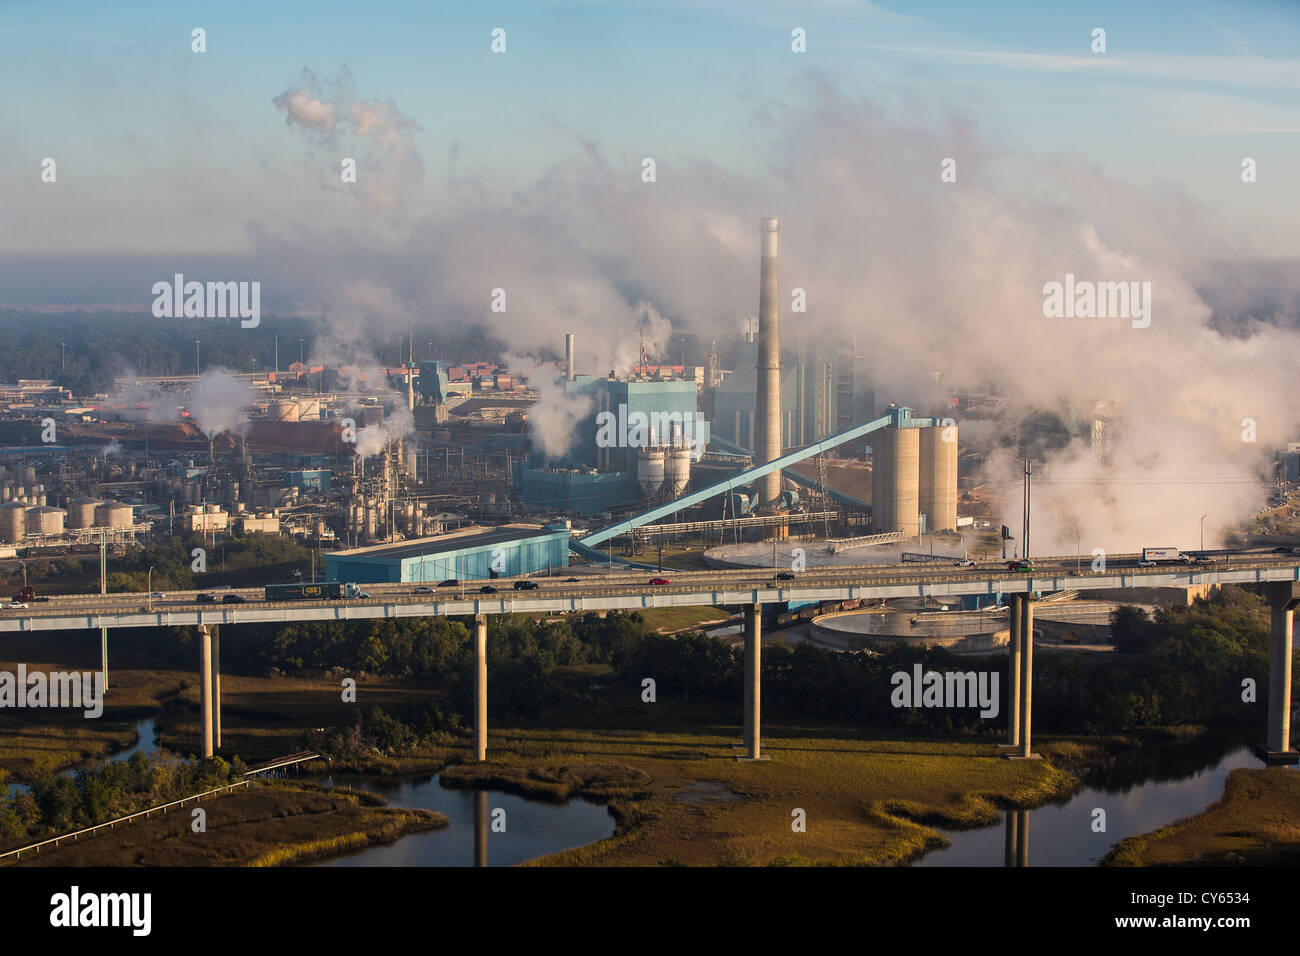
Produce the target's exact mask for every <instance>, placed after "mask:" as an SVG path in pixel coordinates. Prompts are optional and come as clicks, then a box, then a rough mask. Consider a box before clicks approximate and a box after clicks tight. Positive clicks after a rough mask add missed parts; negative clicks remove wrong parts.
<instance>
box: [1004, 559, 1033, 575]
mask: <svg viewBox="0 0 1300 956" xmlns="http://www.w3.org/2000/svg"><path fill="white" fill-rule="evenodd" d="M1007 570H1008V571H1030V572H1032V571H1033V570H1034V566H1033V565H1032V564H1026V563H1025V562H1024V561H1008V562H1007Z"/></svg>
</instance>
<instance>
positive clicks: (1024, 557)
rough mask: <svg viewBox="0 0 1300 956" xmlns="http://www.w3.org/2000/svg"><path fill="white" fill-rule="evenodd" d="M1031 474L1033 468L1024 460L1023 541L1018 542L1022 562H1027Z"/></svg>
mask: <svg viewBox="0 0 1300 956" xmlns="http://www.w3.org/2000/svg"><path fill="white" fill-rule="evenodd" d="M1032 473H1033V466H1032V465H1031V464H1030V461H1029V459H1028V458H1026V459H1025V514H1024V519H1023V522H1022V525H1021V527H1022V529H1023V530H1022V535H1021V537H1022V538H1023V539H1024V540H1023V541H1021V542H1020V544H1021V560H1022V561H1028V560H1029V487H1030V476H1031V474H1032Z"/></svg>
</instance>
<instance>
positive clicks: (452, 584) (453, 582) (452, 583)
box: [438, 578, 460, 588]
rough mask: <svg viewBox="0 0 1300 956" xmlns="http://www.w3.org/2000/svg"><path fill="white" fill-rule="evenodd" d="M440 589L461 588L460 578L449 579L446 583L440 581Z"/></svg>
mask: <svg viewBox="0 0 1300 956" xmlns="http://www.w3.org/2000/svg"><path fill="white" fill-rule="evenodd" d="M438 587H440V588H458V587H460V578H448V579H447V580H445V581H439V582H438Z"/></svg>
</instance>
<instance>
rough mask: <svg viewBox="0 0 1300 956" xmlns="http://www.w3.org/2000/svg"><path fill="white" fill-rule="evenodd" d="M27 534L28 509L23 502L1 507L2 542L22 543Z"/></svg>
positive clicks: (0, 537) (6, 504)
mask: <svg viewBox="0 0 1300 956" xmlns="http://www.w3.org/2000/svg"><path fill="white" fill-rule="evenodd" d="M26 534H27V509H26V508H24V507H23V506H22V503H21V502H18V501H9V502H6V503H5V504H3V505H0V541H10V542H17V541H22V540H23V537H24V536H25V535H26Z"/></svg>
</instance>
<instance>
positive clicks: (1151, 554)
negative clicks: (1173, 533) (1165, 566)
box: [1138, 548, 1192, 568]
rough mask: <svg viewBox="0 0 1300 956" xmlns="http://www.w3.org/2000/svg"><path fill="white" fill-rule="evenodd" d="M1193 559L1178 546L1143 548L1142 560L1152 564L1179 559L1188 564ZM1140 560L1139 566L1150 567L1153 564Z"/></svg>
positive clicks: (1181, 562)
mask: <svg viewBox="0 0 1300 956" xmlns="http://www.w3.org/2000/svg"><path fill="white" fill-rule="evenodd" d="M1191 560H1192V559H1191V558H1190V557H1188V556H1187V555H1185V554H1183V553H1182V552H1181V551H1179V550H1178V549H1177V548H1143V549H1142V561H1150V562H1152V564H1154V562H1156V561H1177V562H1179V563H1180V564H1187V562H1189V561H1191ZM1142 561H1139V562H1138V567H1140V568H1149V567H1152V564H1143V563H1142Z"/></svg>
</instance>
